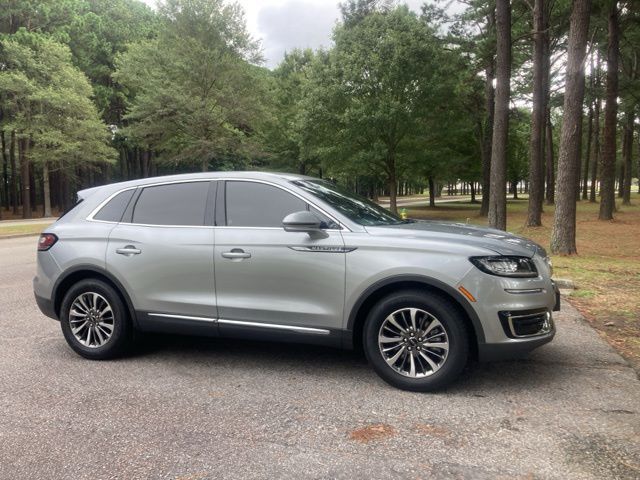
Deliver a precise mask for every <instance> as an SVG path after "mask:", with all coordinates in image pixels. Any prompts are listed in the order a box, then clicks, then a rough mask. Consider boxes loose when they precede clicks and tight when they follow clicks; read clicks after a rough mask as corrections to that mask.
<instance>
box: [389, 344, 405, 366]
mask: <svg viewBox="0 0 640 480" xmlns="http://www.w3.org/2000/svg"><path fill="white" fill-rule="evenodd" d="M403 353H406V349H405V348H404V347H402V348H401V349H400V350H398V352H397V353H396V354H395V355H393V356H392V357H391V358H385V360H386V361H387V363H388V364H389V365H391V366H393V365H394V364H395V363H396V362H397V361H398V359H399V358H400V357H401V356H402V354H403Z"/></svg>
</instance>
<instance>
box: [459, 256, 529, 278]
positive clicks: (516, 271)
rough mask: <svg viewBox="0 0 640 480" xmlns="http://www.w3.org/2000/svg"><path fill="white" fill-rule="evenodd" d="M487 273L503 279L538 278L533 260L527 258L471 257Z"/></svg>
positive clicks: (472, 261)
mask: <svg viewBox="0 0 640 480" xmlns="http://www.w3.org/2000/svg"><path fill="white" fill-rule="evenodd" d="M469 260H470V261H471V263H473V264H474V265H475V266H476V267H478V268H479V269H480V270H482V271H483V272H485V273H489V274H491V275H499V276H501V277H537V276H538V271H537V270H536V266H535V264H534V263H533V260H531V259H530V258H527V257H503V256H495V257H471V258H470V259H469Z"/></svg>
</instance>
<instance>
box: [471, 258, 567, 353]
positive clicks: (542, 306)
mask: <svg viewBox="0 0 640 480" xmlns="http://www.w3.org/2000/svg"><path fill="white" fill-rule="evenodd" d="M534 260H535V261H536V263H537V266H538V271H539V272H540V275H539V276H538V277H534V278H505V277H497V276H492V275H489V274H486V273H484V272H481V271H480V270H478V269H472V270H470V271H469V272H468V273H467V275H466V276H465V277H464V278H463V279H462V281H461V282H460V284H459V286H463V287H464V288H465V289H466V290H468V291H469V292H471V294H472V295H473V297H474V298H475V299H476V302H473V303H471V304H470V305H471V306H472V307H473V308H474V310H475V311H476V313H477V316H478V318H479V319H480V323H481V324H482V330H483V331H482V333H483V337H484V338H481V337H480V336H479V338H478V340H479V341H478V358H479V360H481V361H493V360H502V359H508V358H517V357H522V356H524V355H526V354H527V353H529V352H530V351H532V350H534V349H535V348H538V347H540V346H541V345H544V344H545V343H548V342H550V341H551V340H553V337H554V336H555V333H556V330H555V324H554V322H553V315H552V312H555V311H558V310H559V309H560V298H559V293H558V289H557V287H556V285H555V283H554V282H553V281H552V280H551V279H550V278H549V273H550V272H549V271H547V270H545V268H546V267H545V266H544V265H543V264H542V262H543V260H542V259H539V258H538V257H534Z"/></svg>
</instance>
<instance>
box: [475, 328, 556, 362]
mask: <svg viewBox="0 0 640 480" xmlns="http://www.w3.org/2000/svg"><path fill="white" fill-rule="evenodd" d="M555 334H556V331H555V328H554V329H552V330H551V332H549V333H548V334H546V335H543V336H539V337H534V338H528V339H526V340H512V341H509V342H501V343H482V344H479V345H478V360H480V361H481V362H495V361H499V360H510V359H514V358H522V357H525V356H526V355H527V354H528V353H529V352H531V351H532V350H535V349H536V348H538V347H541V346H542V345H544V344H545V343H549V342H550V341H551V340H553V337H554V336H555Z"/></svg>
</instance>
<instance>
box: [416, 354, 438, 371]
mask: <svg viewBox="0 0 640 480" xmlns="http://www.w3.org/2000/svg"><path fill="white" fill-rule="evenodd" d="M420 356H421V357H422V358H424V359H425V360H426V361H427V363H428V364H429V366H430V367H431V373H433V372H435V371H436V370H439V369H440V366H442V365H440V366H438V365H437V364H436V363H435V362H434V361H433V360H431V359H430V358H429V355H427V354H426V353H424V352H420Z"/></svg>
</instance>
